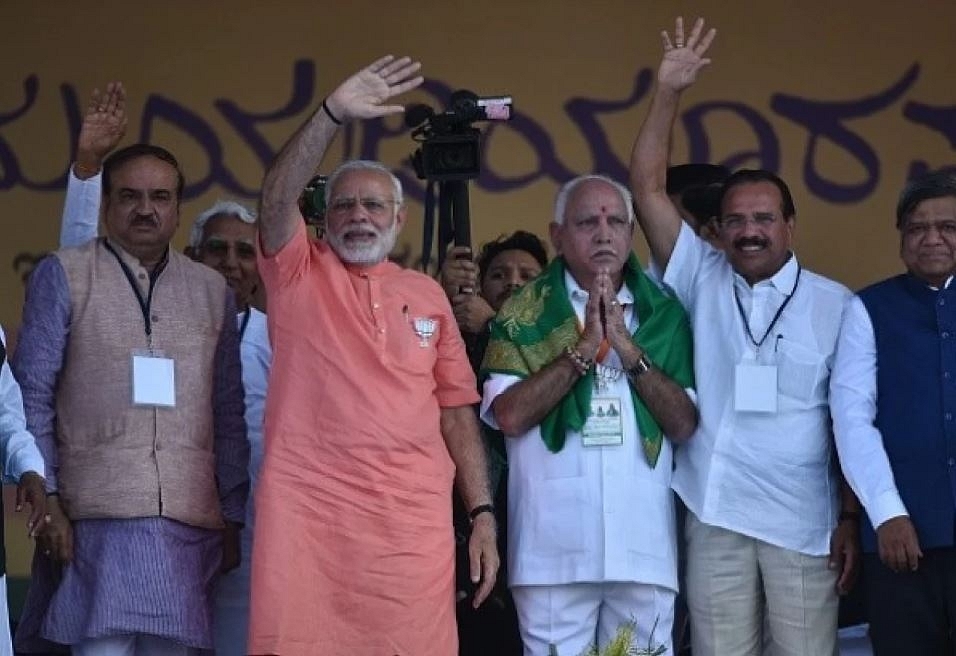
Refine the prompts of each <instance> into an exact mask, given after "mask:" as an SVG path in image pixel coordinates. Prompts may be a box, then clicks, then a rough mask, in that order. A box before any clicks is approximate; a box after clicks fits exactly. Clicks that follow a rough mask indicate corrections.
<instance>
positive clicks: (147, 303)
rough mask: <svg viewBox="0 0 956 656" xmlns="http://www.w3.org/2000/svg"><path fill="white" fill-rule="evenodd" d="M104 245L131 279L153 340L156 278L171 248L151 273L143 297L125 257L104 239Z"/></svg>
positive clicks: (149, 335) (144, 320) (145, 323)
mask: <svg viewBox="0 0 956 656" xmlns="http://www.w3.org/2000/svg"><path fill="white" fill-rule="evenodd" d="M103 245H104V246H105V247H106V250H108V251H109V252H110V253H112V254H113V257H115V258H116V261H117V262H119V265H120V268H121V269H123V273H124V274H125V275H126V279H127V280H128V281H129V284H130V287H132V288H133V293H134V294H136V300H137V301H139V309H140V310H141V311H142V312H143V324H144V329H145V330H146V340H147V341H148V342H152V335H153V320H152V317H151V316H150V307H151V306H152V304H153V288H154V287H155V285H156V279H157V278H158V277H159V274H160V272H161V271H162V270H163V268H164V267H165V266H166V262H167V261H168V258H169V250H168V249H167V251H166V253H165V254H164V255H163V259H162V261H161V262H160V263H159V264H158V265H157V266H156V268H155V269H154V270H153V271H152V272H151V273H150V274H149V293H148V294H147V295H146V298H143V292H142V291H140V289H139V285H137V284H136V277H135V276H134V275H133V272H132V271H131V270H130V268H129V267H128V266H126V262H124V261H123V258H121V257H120V255H119V253H117V252H116V250H115V249H114V248H113V246H112V245H110V243H109V242H108V241H105V240H104V241H103Z"/></svg>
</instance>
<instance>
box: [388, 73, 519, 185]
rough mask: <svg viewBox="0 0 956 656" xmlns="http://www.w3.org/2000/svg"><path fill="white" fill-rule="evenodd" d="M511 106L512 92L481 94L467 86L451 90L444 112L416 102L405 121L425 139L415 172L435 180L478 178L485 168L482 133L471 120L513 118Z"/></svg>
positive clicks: (414, 136)
mask: <svg viewBox="0 0 956 656" xmlns="http://www.w3.org/2000/svg"><path fill="white" fill-rule="evenodd" d="M511 109H512V100H511V96H494V97H488V98H479V97H478V96H477V95H476V94H474V93H472V92H471V91H466V90H464V89H461V90H459V91H455V92H454V93H453V94H451V98H450V99H449V101H448V109H446V110H445V111H444V112H442V113H440V114H436V113H435V111H434V110H433V109H432V108H431V107H429V106H428V105H412V106H411V107H409V108H408V110H407V111H406V112H405V124H406V125H407V126H408V127H410V128H414V130H413V131H412V139H414V140H415V141H418V142H420V143H421V147H419V148H418V150H416V151H415V153H414V154H413V155H412V166H413V167H414V168H415V173H416V174H417V175H418V177H419V178H420V179H422V180H430V181H435V182H445V181H449V180H474V179H475V178H477V177H478V175H479V173H480V172H481V144H480V139H481V133H480V132H479V131H478V129H476V128H474V127H472V126H471V124H472V123H475V122H476V121H507V120H510V119H511Z"/></svg>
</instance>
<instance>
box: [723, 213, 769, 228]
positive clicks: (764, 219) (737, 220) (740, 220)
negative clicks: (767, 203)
mask: <svg viewBox="0 0 956 656" xmlns="http://www.w3.org/2000/svg"><path fill="white" fill-rule="evenodd" d="M776 220H777V216H776V215H775V214H757V215H756V216H754V217H753V218H752V219H748V218H747V217H745V216H740V215H739V214H734V215H732V216H728V217H724V218H722V219H720V221H719V224H720V227H721V228H725V229H727V230H741V229H743V227H744V226H745V225H747V224H748V223H753V224H754V225H756V226H757V227H758V228H769V227H770V226H772V225H773V223H774V221H776Z"/></svg>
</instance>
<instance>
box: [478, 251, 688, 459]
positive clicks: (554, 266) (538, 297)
mask: <svg viewBox="0 0 956 656" xmlns="http://www.w3.org/2000/svg"><path fill="white" fill-rule="evenodd" d="M564 272H565V264H564V259H563V258H561V257H557V258H555V259H554V260H553V261H552V262H551V264H549V265H548V266H547V267H546V268H545V270H544V271H542V272H541V275H540V276H538V277H537V278H536V279H535V280H533V281H532V282H530V283H528V284H527V285H525V286H524V287H522V288H521V289H520V290H519V291H517V292H515V294H514V296H512V297H511V298H509V299H508V300H507V301H506V302H505V304H504V306H502V308H501V311H500V312H499V313H498V316H497V317H495V319H494V320H493V321H492V322H491V338H490V340H489V342H488V349H487V350H486V351H485V359H484V361H483V362H482V365H481V372H480V376H481V379H482V380H484V379H485V378H487V377H488V376H489V375H490V374H493V373H498V374H509V375H512V376H518V377H520V378H527V377H528V376H530V375H531V374H533V373H534V372H536V371H538V370H539V369H541V368H542V367H544V366H545V365H547V364H548V363H550V362H551V361H553V360H554V359H555V358H557V357H559V356H560V355H561V354H562V353H563V352H564V349H565V347H567V346H571V347H574V345H575V344H577V342H578V338H579V333H578V321H577V317H576V316H575V314H574V308H572V307H571V302H570V301H569V300H568V290H567V287H566V286H565V284H564ZM624 284H626V285H627V287H628V289H630V290H631V293H632V294H633V295H634V299H635V300H634V305H635V310H636V312H637V319H638V328H637V332H636V333H635V334H634V336H633V338H632V339H633V340H634V343H635V344H637V345H638V346H639V347H640V348H641V349H643V350H644V352H645V353H646V354H647V357H648V358H650V360H651V362H653V363H654V365H655V366H656V367H657V368H659V369H660V370H661V371H663V372H664V373H665V374H667V375H668V376H669V377H670V378H672V379H673V380H674V381H675V382H676V383H677V384H678V385H680V386H681V387H685V388H687V387H693V385H694V365H693V357H692V344H691V331H690V323H689V322H688V319H687V314H686V313H685V312H684V308H683V307H681V304H680V303H679V302H678V301H677V300H676V299H674V298H672V297H670V296H668V295H666V294H664V292H662V291H661V290H660V289H659V288H658V287H657V285H655V284H654V283H653V282H652V281H651V280H650V279H649V278H648V277H647V276H646V275H645V274H644V272H643V271H642V270H641V265H640V262H638V260H637V258H636V257H635V256H634V254H633V253H631V255H630V257H628V260H627V263H626V264H625V265H624ZM593 388H594V369H593V368H592V369H591V371H589V372H588V373H587V375H585V376H582V377H581V378H580V379H579V380H578V381H577V382H576V383H575V384H574V387H572V388H571V391H570V392H569V393H568V394H567V395H565V397H564V398H563V399H562V400H561V402H560V403H558V405H556V406H555V407H554V408H553V409H552V410H551V411H550V412H549V413H548V414H547V416H546V417H545V418H544V420H543V421H542V422H541V437H542V438H543V439H544V443H545V444H546V445H547V446H548V449H550V450H551V451H552V452H553V453H557V452H558V451H560V450H561V449H562V448H563V447H564V440H565V437H566V434H567V431H568V430H572V431H580V430H581V429H582V428H583V427H584V422H585V421H586V420H587V417H588V413H589V412H590V407H591V391H592V389H593ZM630 388H631V399H632V400H633V402H634V410H635V414H636V415H637V426H638V428H639V429H640V433H641V441H642V443H643V447H644V455H645V457H646V458H647V462H648V464H649V465H650V466H651V467H654V466H655V465H656V464H657V458H658V456H659V455H660V452H661V445H662V443H663V433H662V431H661V428H660V426H658V425H657V421H655V419H654V417H653V416H651V413H650V411H649V410H648V409H647V406H646V405H644V402H643V401H642V400H641V399H640V397H638V396H637V394H635V392H634V387H633V385H632V386H630Z"/></svg>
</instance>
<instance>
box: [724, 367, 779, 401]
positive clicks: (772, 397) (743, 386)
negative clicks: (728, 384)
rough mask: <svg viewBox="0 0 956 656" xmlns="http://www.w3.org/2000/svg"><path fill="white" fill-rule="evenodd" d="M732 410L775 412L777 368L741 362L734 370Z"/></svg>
mask: <svg viewBox="0 0 956 656" xmlns="http://www.w3.org/2000/svg"><path fill="white" fill-rule="evenodd" d="M734 410H736V411H737V412H776V411H777V367H776V366H775V365H766V364H757V363H756V362H752V361H751V362H741V363H740V364H738V365H737V368H736V369H735V370H734Z"/></svg>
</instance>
